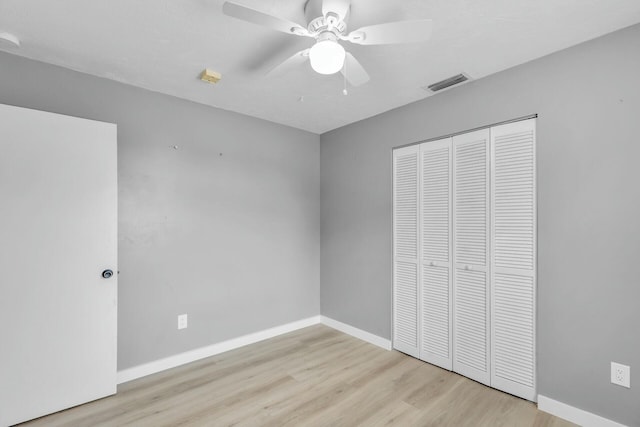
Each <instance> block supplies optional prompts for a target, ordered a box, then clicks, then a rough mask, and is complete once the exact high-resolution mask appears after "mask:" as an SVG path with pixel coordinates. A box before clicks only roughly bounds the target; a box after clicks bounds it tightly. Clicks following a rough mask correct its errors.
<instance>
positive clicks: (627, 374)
mask: <svg viewBox="0 0 640 427" xmlns="http://www.w3.org/2000/svg"><path fill="white" fill-rule="evenodd" d="M611 382H612V383H613V384H617V385H621V386H622V387H627V388H631V368H630V367H629V366H626V365H621V364H619V363H616V362H611Z"/></svg>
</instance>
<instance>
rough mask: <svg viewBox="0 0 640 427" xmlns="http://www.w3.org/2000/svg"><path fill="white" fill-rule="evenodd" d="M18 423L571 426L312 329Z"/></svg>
mask: <svg viewBox="0 0 640 427" xmlns="http://www.w3.org/2000/svg"><path fill="white" fill-rule="evenodd" d="M23 425H24V426H47V427H52V426H70V427H71V426H73V427H77V426H92V427H93V426H154V427H156V426H278V427H280V426H305V427H306V426H385V425H394V426H402V427H404V426H474V427H477V426H509V427H511V426H514V427H515V426H536V427H543V426H549V427H551V426H553V427H561V426H571V425H572V424H571V423H568V422H565V421H563V420H561V419H559V418H555V417H553V416H551V415H549V414H546V413H544V412H540V411H538V410H537V408H536V406H535V405H534V404H532V403H530V402H527V401H524V400H522V399H519V398H516V397H513V396H510V395H508V394H505V393H501V392H499V391H496V390H493V389H491V388H488V387H485V386H483V385H480V384H478V383H476V382H474V381H471V380H469V379H467V378H464V377H462V376H460V375H457V374H454V373H451V372H448V371H445V370H443V369H440V368H437V367H434V366H432V365H429V364H427V363H424V362H421V361H419V360H416V359H414V358H412V357H409V356H406V355H404V354H402V353H399V352H396V351H385V350H382V349H380V348H378V347H375V346H373V345H371V344H368V343H365V342H363V341H360V340H358V339H356V338H353V337H350V336H348V335H345V334H342V333H341V332H338V331H335V330H333V329H330V328H328V327H326V326H322V325H317V326H312V327H309V328H305V329H301V330H299V331H296V332H292V333H290V334H286V335H282V336H279V337H277V338H273V339H270V340H267V341H263V342H260V343H257V344H253V345H250V346H247V347H243V348H240V349H237V350H233V351H230V352H227V353H224V354H220V355H218V356H214V357H210V358H208V359H204V360H201V361H198V362H195V363H191V364H189V365H185V366H181V367H178V368H175V369H172V370H169V371H165V372H161V373H159V374H155V375H151V376H148V377H145V378H141V379H139V380H136V381H131V382H129V383H126V384H122V385H121V386H120V387H119V388H118V394H117V395H115V396H111V397H108V398H105V399H102V400H98V401H95V402H92V403H88V404H86V405H82V406H78V407H76V408H72V409H69V410H66V411H63V412H59V413H57V414H53V415H50V416H48V417H44V418H40V419H38V420H35V421H32V422H30V423H26V424H23Z"/></svg>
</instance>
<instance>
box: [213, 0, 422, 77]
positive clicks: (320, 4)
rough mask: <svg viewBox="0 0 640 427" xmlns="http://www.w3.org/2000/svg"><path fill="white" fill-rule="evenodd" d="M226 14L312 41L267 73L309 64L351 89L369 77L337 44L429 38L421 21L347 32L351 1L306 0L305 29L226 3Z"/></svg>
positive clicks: (292, 23) (399, 22)
mask: <svg viewBox="0 0 640 427" xmlns="http://www.w3.org/2000/svg"><path fill="white" fill-rule="evenodd" d="M222 11H223V13H224V14H225V15H227V16H231V17H234V18H237V19H241V20H243V21H248V22H251V23H253V24H258V25H262V26H265V27H268V28H271V29H273V30H277V31H281V32H283V33H287V34H293V35H296V36H302V37H310V38H313V39H315V44H314V45H313V46H312V47H310V48H308V49H304V50H302V51H300V52H297V53H296V54H294V55H292V56H291V57H290V58H288V59H287V60H285V61H284V62H283V63H281V64H280V65H278V66H276V67H275V68H274V69H272V70H271V71H270V72H269V73H268V74H270V75H272V74H280V73H283V72H286V71H288V70H290V69H291V68H293V67H296V66H299V65H302V64H304V63H306V62H307V61H309V62H310V63H311V68H313V69H314V70H315V71H316V72H317V73H320V74H335V73H337V72H338V71H341V72H342V74H343V75H344V76H345V78H346V79H347V81H349V83H350V84H352V85H353V86H359V85H362V84H364V83H366V82H367V81H369V75H368V74H367V72H366V71H365V69H364V68H363V67H362V65H361V64H360V62H358V60H357V59H356V58H354V56H353V55H352V54H351V53H349V52H346V51H345V49H344V47H343V46H342V45H341V44H340V41H348V42H351V43H355V44H360V45H381V44H396V43H412V42H420V41H425V40H427V39H428V38H429V37H430V36H431V29H432V21H431V20H430V19H420V20H413V21H398V22H389V23H385V24H378V25H370V26H366V27H361V28H358V29H357V30H354V31H351V32H349V33H347V24H348V22H349V15H350V11H351V0H309V1H307V3H306V4H305V14H306V15H307V18H308V20H309V24H308V26H307V28H304V27H303V26H301V25H299V24H296V23H295V22H291V21H289V20H287V19H284V18H280V17H277V16H273V15H270V14H268V13H265V12H262V11H259V10H256V9H252V8H250V7H247V6H243V5H241V4H238V3H234V2H231V1H227V2H225V3H224V5H223V7H222Z"/></svg>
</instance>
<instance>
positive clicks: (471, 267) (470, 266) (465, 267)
mask: <svg viewBox="0 0 640 427" xmlns="http://www.w3.org/2000/svg"><path fill="white" fill-rule="evenodd" d="M464 269H465V270H473V266H472V265H469V264H467V265H465V266H464Z"/></svg>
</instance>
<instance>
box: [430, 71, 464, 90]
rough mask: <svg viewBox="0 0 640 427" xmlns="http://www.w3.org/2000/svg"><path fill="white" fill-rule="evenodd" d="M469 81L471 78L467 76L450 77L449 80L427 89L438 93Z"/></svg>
mask: <svg viewBox="0 0 640 427" xmlns="http://www.w3.org/2000/svg"><path fill="white" fill-rule="evenodd" d="M467 80H469V76H467V75H466V74H457V75H455V76H453V77H449V78H448V79H444V80H442V81H439V82H437V83H434V84H432V85H429V86H427V87H426V89H429V90H430V91H431V92H438V91H440V90H443V89H446V88H448V87H451V86H455V85H457V84H460V83H463V82H466V81H467Z"/></svg>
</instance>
